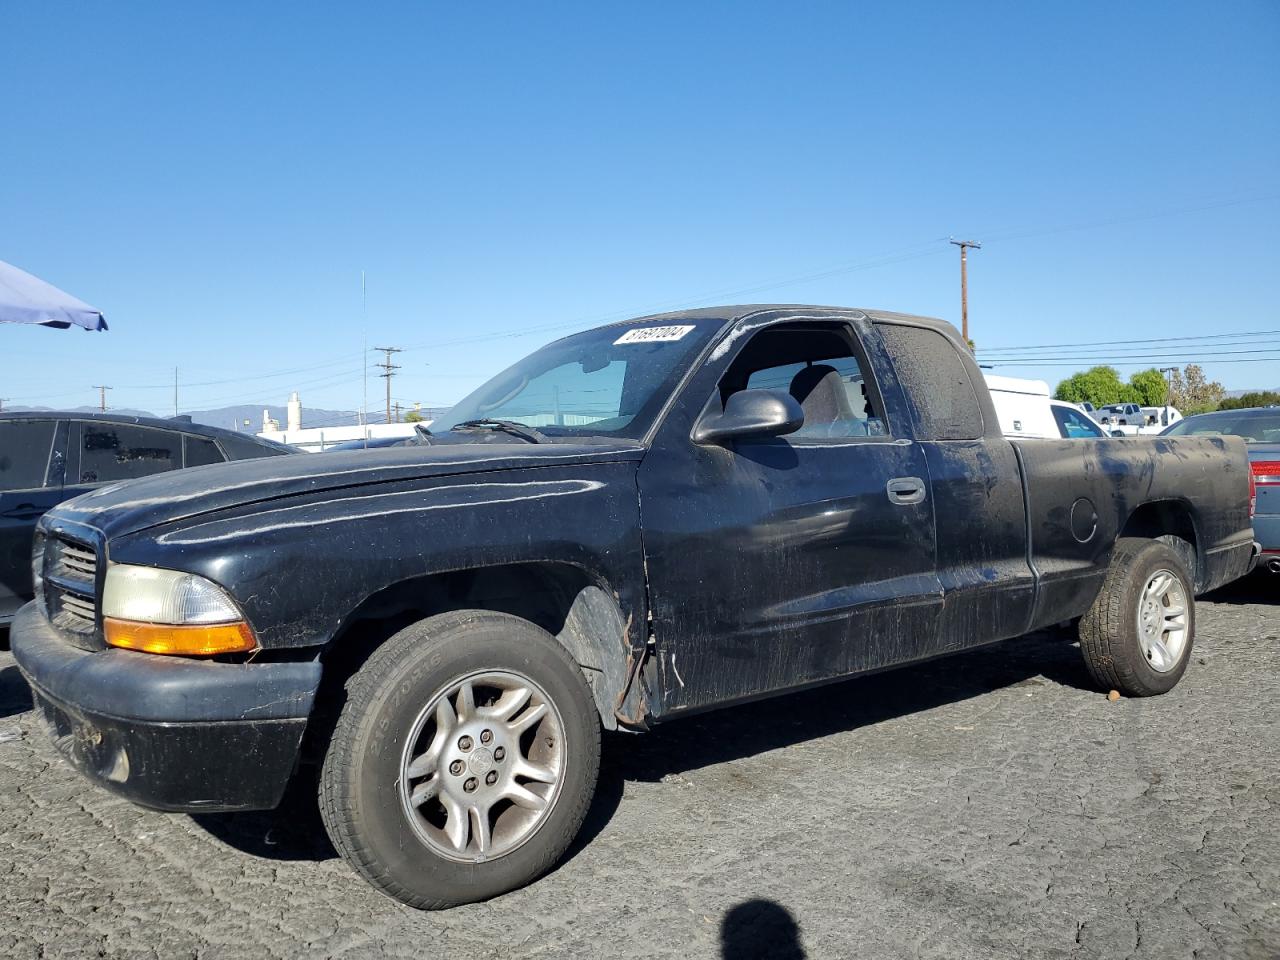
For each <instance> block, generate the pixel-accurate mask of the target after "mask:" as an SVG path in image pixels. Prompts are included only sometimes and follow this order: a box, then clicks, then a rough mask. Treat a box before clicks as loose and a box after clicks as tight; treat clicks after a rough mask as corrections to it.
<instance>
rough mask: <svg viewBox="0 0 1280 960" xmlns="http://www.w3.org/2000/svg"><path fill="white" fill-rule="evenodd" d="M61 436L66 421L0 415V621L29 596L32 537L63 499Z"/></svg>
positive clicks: (64, 430)
mask: <svg viewBox="0 0 1280 960" xmlns="http://www.w3.org/2000/svg"><path fill="white" fill-rule="evenodd" d="M66 436H67V424H66V422H65V421H63V422H61V423H59V422H58V421H57V420H4V421H0V622H3V621H5V620H8V619H9V618H10V617H12V616H13V614H14V613H16V612H17V610H18V608H19V607H20V606H22V604H24V603H26V602H27V600H29V599H31V538H32V536H33V535H34V533H35V529H36V522H37V521H38V520H39V519H40V517H41V516H43V515H44V513H45V512H46V511H47V510H49V509H50V508H51V507H53V506H55V505H56V504H57V503H59V502H60V501H61V500H62V464H63V462H65V454H66Z"/></svg>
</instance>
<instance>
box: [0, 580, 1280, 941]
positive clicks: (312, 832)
mask: <svg viewBox="0 0 1280 960" xmlns="http://www.w3.org/2000/svg"><path fill="white" fill-rule="evenodd" d="M1273 600H1276V601H1280V579H1267V578H1265V577H1255V578H1251V579H1249V580H1247V581H1244V582H1242V583H1240V584H1237V585H1235V586H1233V587H1230V588H1228V589H1227V590H1226V591H1222V592H1219V593H1218V594H1216V595H1214V596H1213V597H1211V598H1208V599H1207V600H1204V601H1201V606H1200V610H1199V624H1198V626H1199V636H1198V639H1197V642H1196V648H1195V651H1194V654H1193V655H1194V657H1195V661H1194V662H1193V663H1192V665H1191V669H1190V671H1189V672H1188V674H1187V676H1186V677H1185V678H1184V680H1183V681H1182V683H1181V684H1180V685H1179V686H1178V688H1177V689H1176V690H1174V691H1173V693H1171V694H1169V695H1167V696H1164V697H1157V698H1154V699H1149V700H1120V701H1119V702H1116V703H1112V702H1109V701H1108V700H1107V699H1106V697H1105V696H1104V695H1103V694H1101V693H1099V692H1096V691H1094V690H1092V689H1090V688H1089V684H1088V680H1087V677H1086V675H1085V672H1084V668H1083V666H1082V664H1081V662H1080V656H1079V651H1078V650H1077V649H1076V647H1075V646H1074V645H1071V644H1069V643H1065V642H1063V641H1061V640H1057V639H1054V638H1051V637H1047V636H1040V635H1036V636H1030V637H1024V638H1021V639H1018V640H1015V641H1010V642H1008V643H1004V644H1000V645H998V646H995V647H992V648H987V649H984V650H980V651H976V652H972V653H969V654H966V655H963V656H960V657H955V658H952V659H949V660H945V661H936V662H934V663H930V664H926V665H922V666H918V667H913V668H908V669H904V670H899V671H896V672H894V673H889V674H884V675H881V676H877V677H869V678H863V679H859V680H854V681H849V682H846V683H842V684H838V685H835V686H830V687H826V688H824V689H821V690H815V691H810V692H807V693H803V694H799V695H793V696H790V697H784V698H780V699H777V700H771V701H767V702H763V703H759V704H754V705H750V706H746V707H739V708H735V709H732V710H727V711H721V712H719V713H714V714H708V715H706V716H703V717H700V718H691V719H689V720H685V721H681V722H678V723H673V724H670V725H668V726H667V727H665V728H662V729H659V730H657V731H655V732H653V733H651V734H648V735H645V736H640V737H636V736H623V735H616V736H610V737H608V738H607V739H606V743H605V757H604V766H603V770H602V779H601V788H600V795H599V797H598V800H597V802H596V804H595V806H594V807H593V809H592V811H591V814H590V817H589V820H588V823H587V826H586V828H585V829H584V832H583V836H582V837H581V839H580V841H579V843H578V844H577V846H576V847H575V849H574V851H573V853H572V855H571V857H570V858H569V859H568V860H567V862H565V863H563V864H562V865H561V866H560V867H559V868H558V869H557V870H555V871H554V872H553V873H552V874H550V875H549V876H547V877H545V878H544V879H542V880H541V881H539V882H538V883H536V884H534V885H533V886H531V887H529V888H526V889H524V890H520V891H517V892H515V893H512V894H509V895H507V896H505V897H502V898H500V899H498V900H494V901H491V902H489V903H485V904H479V905H476V906H470V907H463V908H459V909H455V910H451V911H448V912H444V913H435V914H423V913H416V912H414V911H411V910H408V909H406V908H403V907H401V906H399V905H398V904H396V903H393V902H392V901H390V900H387V899H385V898H384V897H382V896H380V895H379V894H377V893H375V892H374V891H373V890H372V889H370V888H369V887H367V886H366V885H365V884H364V883H363V882H361V881H360V880H359V879H357V877H356V876H355V875H354V874H353V873H352V872H351V871H350V870H348V869H347V867H346V866H345V865H344V864H343V863H342V861H341V860H339V859H337V858H336V856H335V854H334V852H333V849H332V848H331V847H330V846H329V844H328V842H327V841H326V840H325V838H324V835H323V831H322V830H321V827H320V825H319V819H318V816H317V815H316V814H315V812H314V810H313V809H312V808H311V806H310V805H309V804H308V803H307V802H306V797H305V794H304V791H302V790H299V791H298V796H297V797H295V799H294V800H293V801H291V802H290V804H289V805H288V806H287V807H286V808H285V809H284V810H283V811H280V812H277V813H272V814H237V815H220V816H205V817H200V818H191V817H186V816H181V815H172V814H160V813H151V812H148V811H145V810H141V809H139V808H136V807H134V806H131V805H130V804H129V803H127V802H125V801H122V800H118V799H115V798H114V797H112V796H110V795H109V794H107V793H105V792H102V791H100V790H98V789H96V788H93V787H91V786H90V785H89V784H88V783H87V782H86V781H83V780H81V779H80V778H79V777H78V776H77V775H76V774H74V773H72V772H71V771H70V770H69V769H68V768H67V767H66V766H65V765H64V764H63V763H62V762H61V761H60V760H59V759H58V758H57V756H56V755H55V754H54V751H53V749H52V747H51V746H50V745H49V743H48V741H47V738H46V736H45V734H44V731H43V730H42V728H41V727H40V725H39V723H38V722H37V720H36V717H35V715H34V714H33V713H32V712H31V710H30V698H29V695H28V693H27V690H26V687H25V685H24V683H23V681H22V679H21V677H20V676H19V675H18V672H17V670H16V668H15V667H14V666H13V660H12V657H11V656H10V655H9V654H8V653H7V652H4V653H0V918H2V920H0V956H3V957H18V958H25V957H55V956H56V957H86V956H105V957H138V958H152V957H154V958H165V960H171V958H181V957H200V958H220V957H253V958H262V957H342V958H356V957H429V956H442V957H443V956H451V957H464V956H465V957H469V958H488V957H547V956H550V957H562V956H565V957H618V958H627V957H674V958H680V960H694V958H704V957H709V958H716V957H732V958H748V957H779V958H798V957H810V958H814V957H862V956H865V957H874V958H876V960H884V958H896V957H904V958H905V957H939V958H948V960H952V958H965V957H974V958H984V960H986V958H993V957H1063V958H1065V957H1071V958H1087V957H1151V958H1161V960H1165V958H1177V957H1191V958H1209V957H1244V958H1273V957H1277V956H1280V810H1278V808H1277V804H1278V803H1280V703H1278V701H1280V605H1277V604H1275V603H1273V602H1272V601H1273Z"/></svg>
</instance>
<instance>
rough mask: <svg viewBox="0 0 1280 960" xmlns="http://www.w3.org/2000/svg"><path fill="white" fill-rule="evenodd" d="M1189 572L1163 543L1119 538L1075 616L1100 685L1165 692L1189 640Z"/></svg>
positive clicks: (1134, 693) (1140, 693) (1192, 623)
mask: <svg viewBox="0 0 1280 960" xmlns="http://www.w3.org/2000/svg"><path fill="white" fill-rule="evenodd" d="M1195 629H1196V610H1195V598H1194V588H1193V586H1192V579H1191V574H1190V572H1189V571H1188V570H1187V566H1186V563H1185V562H1184V561H1183V559H1182V556H1181V554H1180V553H1179V552H1178V551H1176V550H1174V549H1173V548H1172V547H1170V546H1169V545H1168V544H1167V543H1162V542H1160V541H1158V540H1143V539H1139V538H1134V537H1125V538H1122V539H1120V540H1118V541H1116V545H1115V549H1114V550H1113V551H1112V553H1111V565H1110V566H1109V567H1108V568H1107V576H1106V579H1105V580H1104V581H1103V584H1102V589H1101V590H1099V591H1098V596H1097V597H1096V598H1095V599H1094V601H1093V606H1092V607H1090V608H1089V611H1088V612H1087V613H1086V614H1085V615H1084V617H1082V618H1081V620H1080V650H1081V652H1082V653H1083V654H1084V661H1085V666H1086V667H1088V669H1089V673H1090V675H1091V676H1092V677H1093V679H1094V681H1095V682H1096V683H1097V684H1098V685H1099V686H1100V687H1102V688H1103V689H1104V690H1118V691H1119V692H1120V693H1123V694H1124V695H1125V696H1129V697H1150V696H1154V695H1155V694H1159V693H1167V692H1168V691H1170V690H1172V689H1173V688H1174V687H1175V686H1176V685H1177V683H1178V681H1179V680H1181V679H1182V675H1183V673H1185V672H1186V669H1187V663H1188V662H1189V661H1190V659H1191V647H1192V644H1193V643H1194V642H1195Z"/></svg>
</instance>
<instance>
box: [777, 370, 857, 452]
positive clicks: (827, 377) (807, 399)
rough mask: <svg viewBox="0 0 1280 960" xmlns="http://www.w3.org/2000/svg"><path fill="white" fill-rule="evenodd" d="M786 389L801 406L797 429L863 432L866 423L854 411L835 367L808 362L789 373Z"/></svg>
mask: <svg viewBox="0 0 1280 960" xmlns="http://www.w3.org/2000/svg"><path fill="white" fill-rule="evenodd" d="M789 392H790V394H791V396H792V397H794V398H795V400H796V402H797V403H798V404H800V407H801V409H803V410H804V426H803V427H801V428H800V429H799V430H798V431H797V433H800V434H802V435H808V436H823V437H850V436H866V434H867V428H866V425H865V424H864V423H863V421H862V420H861V419H860V418H858V417H857V416H855V415H854V412H853V407H852V406H850V404H849V395H848V393H847V392H846V391H845V387H844V381H843V380H842V379H841V378H840V373H839V371H837V370H836V368H835V367H831V366H828V365H827V364H825V363H814V364H810V365H809V366H807V367H805V368H804V369H803V370H801V371H800V372H799V373H797V374H796V375H795V376H794V377H792V379H791V386H790V388H789Z"/></svg>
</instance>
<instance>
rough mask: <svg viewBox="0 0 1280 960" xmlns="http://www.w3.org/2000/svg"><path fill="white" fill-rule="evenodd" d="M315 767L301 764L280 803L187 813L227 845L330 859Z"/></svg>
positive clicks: (268, 855) (269, 854)
mask: <svg viewBox="0 0 1280 960" xmlns="http://www.w3.org/2000/svg"><path fill="white" fill-rule="evenodd" d="M316 773H317V771H316V770H315V768H312V767H304V768H303V770H302V771H300V772H299V773H298V774H297V775H296V776H295V777H294V778H293V780H292V781H291V782H290V784H289V789H288V790H286V791H285V795H284V799H283V800H282V801H281V803H280V806H278V807H277V808H276V809H274V810H262V811H254V812H252V813H202V814H196V815H193V816H192V817H191V819H192V821H194V822H195V823H196V824H197V825H198V826H200V827H202V828H203V829H205V830H207V831H208V832H209V833H210V834H212V835H213V836H215V837H217V838H218V839H219V840H221V841H222V842H223V843H225V844H227V846H229V847H234V848H235V849H237V850H239V851H241V852H242V853H247V854H250V855H251V856H255V857H263V858H265V859H267V860H313V861H320V860H332V859H333V858H334V857H336V856H337V855H338V852H337V851H336V850H334V849H333V844H332V843H330V842H329V835H328V834H327V833H325V830H324V821H322V820H321V819H320V806H319V804H318V803H317V802H316V790H317V779H316Z"/></svg>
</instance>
